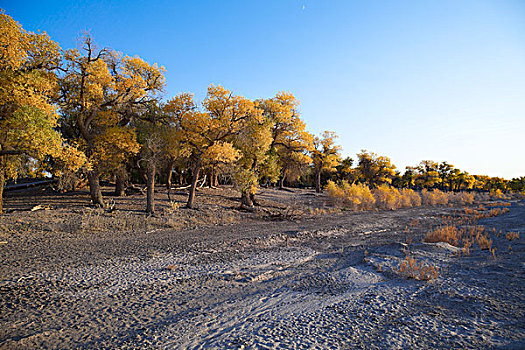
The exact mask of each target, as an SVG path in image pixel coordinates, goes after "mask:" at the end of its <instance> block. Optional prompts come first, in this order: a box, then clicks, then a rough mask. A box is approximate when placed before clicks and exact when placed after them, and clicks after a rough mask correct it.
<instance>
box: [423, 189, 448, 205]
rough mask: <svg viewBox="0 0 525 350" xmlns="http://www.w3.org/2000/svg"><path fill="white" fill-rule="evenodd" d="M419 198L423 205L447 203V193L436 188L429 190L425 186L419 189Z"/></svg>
mask: <svg viewBox="0 0 525 350" xmlns="http://www.w3.org/2000/svg"><path fill="white" fill-rule="evenodd" d="M421 199H422V202H423V205H430V206H435V205H447V204H448V195H447V194H446V193H444V192H442V191H440V190H438V189H437V188H436V189H434V190H432V191H429V190H427V189H426V188H424V189H423V190H422V191H421Z"/></svg>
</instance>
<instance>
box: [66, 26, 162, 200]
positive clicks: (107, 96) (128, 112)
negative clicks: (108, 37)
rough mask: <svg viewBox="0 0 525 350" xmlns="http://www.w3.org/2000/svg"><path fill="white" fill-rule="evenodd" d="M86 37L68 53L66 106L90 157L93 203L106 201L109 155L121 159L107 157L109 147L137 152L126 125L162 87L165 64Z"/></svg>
mask: <svg viewBox="0 0 525 350" xmlns="http://www.w3.org/2000/svg"><path fill="white" fill-rule="evenodd" d="M82 42H83V45H82V49H81V50H78V49H72V50H67V51H66V52H65V54H64V57H65V61H66V65H65V69H64V70H65V73H64V74H63V75H62V77H61V79H60V94H61V96H60V102H61V111H62V114H63V121H64V123H65V124H67V125H68V126H69V129H70V130H71V131H72V133H73V134H74V136H75V137H76V138H77V139H78V143H79V145H81V146H82V149H83V151H84V153H85V154H86V156H87V158H88V159H89V162H90V168H89V170H88V172H87V175H88V180H89V187H90V194H91V200H92V202H93V204H94V205H98V206H100V207H104V206H105V203H104V200H103V197H102V192H101V189H100V183H99V178H100V175H101V172H102V171H103V170H104V167H105V166H107V165H108V163H107V161H108V160H111V162H114V161H118V160H122V159H116V158H115V157H110V158H108V155H107V154H106V153H107V152H108V150H110V149H112V148H113V149H116V148H117V147H118V151H119V152H120V151H123V152H121V154H122V155H123V157H126V156H129V155H131V154H136V153H137V152H138V149H139V145H138V143H137V142H136V137H135V136H134V135H133V131H132V130H130V129H129V128H126V125H128V124H129V123H130V122H131V120H132V119H133V118H135V117H136V116H137V115H139V114H140V112H141V110H143V109H144V108H145V105H147V104H148V103H151V102H152V101H154V100H155V98H156V95H157V94H158V93H159V92H160V91H161V90H162V88H163V86H164V75H163V72H164V68H163V67H158V66H157V65H156V64H153V65H150V64H148V63H146V62H145V61H143V60H142V59H140V58H139V57H129V56H123V55H122V54H120V53H117V52H114V51H111V50H109V49H98V48H97V47H96V45H95V44H94V42H93V40H92V38H91V37H90V36H89V35H87V34H86V35H84V37H83V38H82ZM117 153H118V152H117ZM114 155H115V154H112V155H111V156H114ZM117 158H118V157H117Z"/></svg>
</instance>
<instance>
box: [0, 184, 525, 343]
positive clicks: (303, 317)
mask: <svg viewBox="0 0 525 350" xmlns="http://www.w3.org/2000/svg"><path fill="white" fill-rule="evenodd" d="M298 193H299V194H300V195H297V193H296V194H290V195H283V194H279V193H277V191H273V190H266V192H264V191H263V195H262V196H261V197H262V200H263V201H264V200H266V201H267V203H266V204H270V203H273V202H272V201H280V202H282V203H285V202H287V201H288V202H287V204H288V205H290V204H294V205H296V206H297V207H298V208H299V209H297V210H300V207H301V205H313V206H317V207H321V206H322V205H323V201H324V200H325V199H324V198H323V197H318V196H315V195H313V194H312V193H306V192H298ZM283 196H284V197H283ZM231 201H233V202H234V201H235V198H232V199H231ZM13 203H14V204H16V203H15V202H11V204H12V207H15V205H14V204H13ZM17 203H18V202H17ZM298 203H299V204H298ZM31 204H32V203H26V205H31ZM18 205H22V204H20V203H19V204H18ZM80 205H81V204H79V206H80ZM209 205H210V206H211V205H213V204H209ZM228 205H229V204H226V205H225V206H228ZM203 206H204V204H203ZM275 207H278V205H275ZM206 208H207V207H206ZM206 208H203V209H201V210H200V214H201V215H204V214H203V213H208V212H207V211H206ZM509 208H510V212H509V213H507V214H504V215H502V216H498V217H494V218H488V219H483V220H482V221H481V222H480V223H481V224H484V225H485V226H486V227H489V228H492V227H495V228H496V230H497V231H499V230H502V231H504V232H509V231H520V232H521V235H520V238H519V239H518V240H514V241H508V240H507V239H506V238H505V236H504V235H502V236H500V237H496V236H495V235H493V236H492V239H493V240H494V246H495V247H496V248H497V250H496V257H495V258H493V257H492V255H491V254H490V253H489V252H487V251H481V250H480V249H479V248H478V247H477V246H476V247H474V248H472V249H471V255H470V256H467V257H461V258H460V259H458V258H457V256H456V250H457V248H454V247H452V246H450V245H448V244H444V243H438V244H425V243H419V242H421V241H422V237H423V236H424V233H425V232H426V230H427V229H428V227H429V226H431V225H435V224H437V223H439V221H440V219H439V216H441V215H443V214H450V213H451V212H452V211H453V209H451V208H415V209H403V210H399V211H382V212H363V213H353V212H342V213H333V214H327V215H323V216H317V217H304V216H299V215H295V216H294V215H289V217H288V218H289V219H292V220H280V221H275V220H269V218H268V217H266V219H265V220H263V219H264V218H258V217H256V219H253V217H254V214H243V213H241V214H235V217H234V218H235V220H234V221H239V223H237V224H232V225H225V223H221V222H215V221H214V220H216V219H210V221H211V222H210V224H213V226H210V225H208V226H207V227H205V226H203V225H197V224H196V226H197V228H194V229H188V227H192V226H194V225H193V224H192V225H189V226H188V225H186V226H184V227H186V229H174V228H173V227H170V226H169V225H165V224H166V222H162V223H161V222H160V220H161V219H160V218H157V219H155V218H152V219H146V218H145V217H143V216H141V217H142V218H143V220H144V221H147V220H153V221H151V223H150V226H149V227H148V226H147V225H146V226H144V229H136V227H132V226H129V227H128V226H126V227H125V228H123V229H122V230H118V229H111V230H108V229H107V228H108V227H110V226H111V225H117V226H118V222H119V221H118V220H115V221H111V225H109V224H107V225H103V226H100V227H99V228H98V229H96V230H90V229H89V227H87V226H89V225H88V224H95V223H96V222H97V220H109V219H107V218H105V214H100V213H99V217H98V218H96V217H94V216H93V215H92V214H89V215H91V216H93V217H92V218H90V219H89V220H91V221H89V220H87V221H86V219H85V218H84V219H83V217H81V218H80V219H79V218H78V216H82V215H84V216H85V215H86V211H87V210H88V209H82V208H78V209H77V212H76V214H75V213H73V214H72V213H71V211H66V210H65V209H62V208H60V207H57V208H55V209H53V210H49V211H37V212H16V211H15V212H11V213H8V214H6V215H4V217H3V218H2V220H0V225H2V226H0V227H1V228H2V233H1V235H2V236H1V237H0V241H3V242H6V243H3V244H0V261H1V267H0V276H1V281H0V300H1V305H2V308H1V311H0V322H1V329H0V348H2V349H19V348H22V349H35V348H60V349H69V348H71V349H73V348H75V349H77V348H86V349H92V348H112V349H115V348H116V349H137V348H147V349H149V348H151V349H158V348H173V349H203V348H207V349H208V348H211V349H214V348H216V349H237V348H238V349H241V348H244V349H275V348H286V349H346V348H348V349H353V348H362V349H375V348H377V349H410V348H418V349H419V348H443V349H450V348H472V349H479V348H503V349H523V348H525V311H524V307H523V306H524V305H525V304H524V301H525V293H524V292H525V279H524V262H525V245H524V236H525V202H523V201H521V202H516V201H515V202H513V203H512V205H511V206H510V207H509ZM281 209H282V208H281ZM166 210H167V209H166ZM282 210H285V209H282ZM179 211H180V212H184V211H186V212H185V213H186V214H185V213H182V214H180V213H179V214H176V215H179V216H180V215H182V216H183V215H190V214H191V212H190V211H188V210H186V209H179ZM130 212H132V210H131V209H130ZM75 215H76V216H75ZM112 215H116V216H118V215H130V216H129V217H128V216H125V217H126V218H129V219H130V220H131V219H132V218H134V219H133V220H136V216H137V215H141V214H138V213H132V214H130V213H125V212H124V213H120V214H112ZM232 215H234V214H232ZM250 215H251V216H250ZM182 216H180V217H182ZM255 216H256V215H255ZM282 216H283V215H281V217H282ZM285 216H286V215H285ZM49 217H51V218H53V220H54V221H55V225H53V222H49ZM61 217H62V219H61ZM232 217H233V216H232ZM46 218H48V219H47V220H46ZM64 218H65V219H64ZM414 219H417V220H418V221H419V223H418V224H417V225H414V224H413V225H411V222H412V223H414V221H413V220H414ZM75 220H77V221H78V220H80V222H81V224H80V226H79V225H77V224H72V222H73V221H75ZM83 220H84V221H83ZM155 220H157V221H155ZM82 223H84V226H82ZM217 223H218V225H215V224H217ZM121 225H122V224H121ZM137 225H138V224H137ZM175 226H176V225H175ZM137 227H138V226H137ZM407 227H408V230H407V229H406V228H407ZM407 241H408V242H414V243H411V244H409V245H407ZM509 245H510V246H511V249H512V250H509ZM406 249H409V250H410V252H411V253H412V255H413V256H414V257H416V258H417V259H418V260H420V261H425V262H427V263H429V264H432V265H436V266H439V267H440V275H439V278H438V279H437V280H432V281H428V282H424V281H415V280H412V279H406V278H404V277H402V276H400V275H399V273H397V267H398V265H399V262H400V260H401V259H403V258H404V256H405V253H404V251H405V250H406ZM379 266H380V268H379ZM378 270H380V271H378Z"/></svg>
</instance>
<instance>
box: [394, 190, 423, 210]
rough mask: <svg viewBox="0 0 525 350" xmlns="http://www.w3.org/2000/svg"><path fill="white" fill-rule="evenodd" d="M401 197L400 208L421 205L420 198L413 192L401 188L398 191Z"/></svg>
mask: <svg viewBox="0 0 525 350" xmlns="http://www.w3.org/2000/svg"><path fill="white" fill-rule="evenodd" d="M399 193H400V195H401V207H403V208H410V207H419V206H420V205H421V196H420V195H419V193H417V192H416V191H414V190H411V189H408V188H402V189H401V190H400V191H399Z"/></svg>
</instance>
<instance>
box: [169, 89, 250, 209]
mask: <svg viewBox="0 0 525 350" xmlns="http://www.w3.org/2000/svg"><path fill="white" fill-rule="evenodd" d="M202 105H203V108H204V111H200V110H198V109H197V107H196V105H195V103H194V102H193V96H192V95H191V94H187V93H183V94H180V95H178V96H176V97H174V98H173V99H171V100H169V101H168V102H167V103H166V106H165V111H166V112H167V113H168V114H169V115H170V118H171V119H172V120H173V122H174V123H175V124H176V125H177V127H178V132H179V139H180V140H181V142H182V143H183V144H185V145H188V146H189V147H190V149H191V153H192V158H193V163H194V167H193V174H192V182H191V187H190V192H189V195H188V202H187V204H186V206H187V207H188V208H193V207H194V200H195V189H196V187H197V181H198V177H199V173H200V171H201V169H202V167H203V161H206V155H207V152H209V150H210V149H211V148H212V147H217V146H216V145H218V144H222V146H221V147H225V143H227V142H229V141H228V140H230V139H231V138H232V137H233V136H234V135H236V134H238V133H239V132H240V131H241V130H242V128H243V127H244V125H245V124H246V121H247V120H248V119H249V118H252V117H254V116H256V115H257V111H256V108H255V105H254V103H253V102H252V101H250V100H249V99H247V98H245V97H242V96H238V95H233V93H232V92H231V91H229V90H227V89H225V88H224V87H222V86H220V85H217V86H215V85H210V86H209V87H208V94H207V96H206V99H205V100H204V101H203V103H202ZM232 149H233V148H232Z"/></svg>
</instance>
